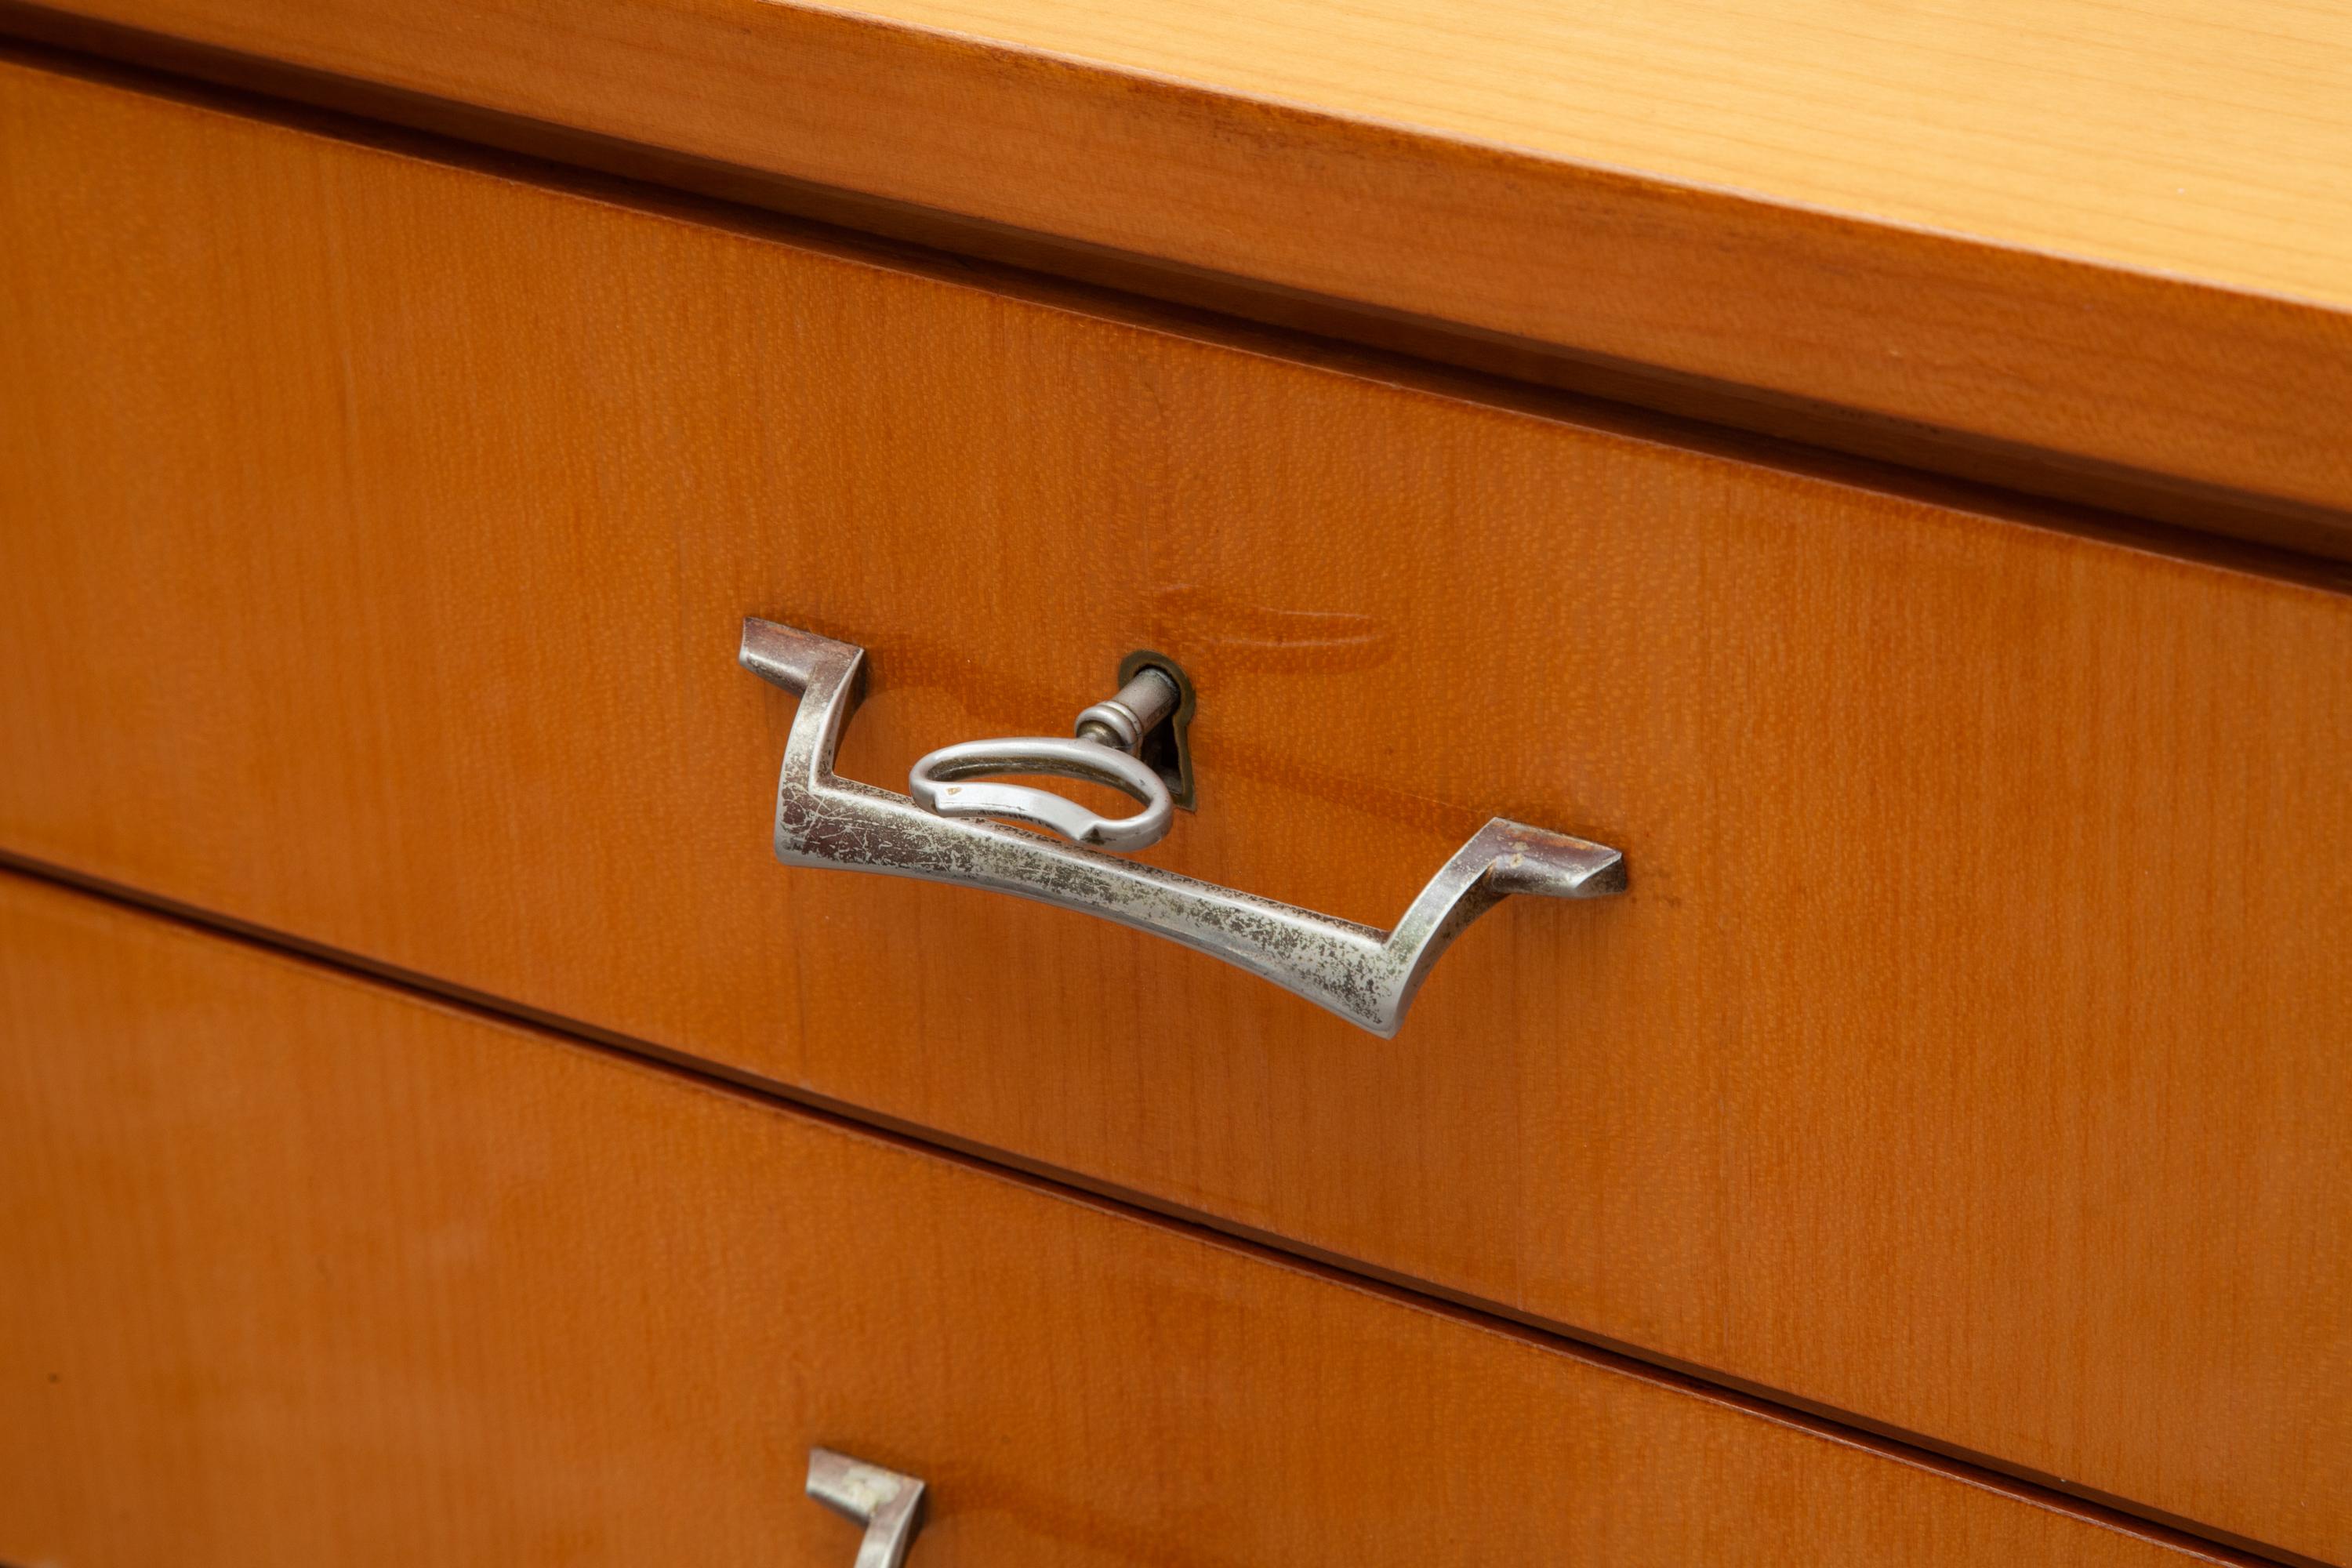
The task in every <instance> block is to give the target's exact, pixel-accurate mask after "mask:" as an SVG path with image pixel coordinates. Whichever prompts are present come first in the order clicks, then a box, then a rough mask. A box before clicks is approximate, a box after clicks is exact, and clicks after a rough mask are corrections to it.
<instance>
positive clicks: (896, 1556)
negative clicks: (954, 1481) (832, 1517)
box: [808, 1448, 923, 1568]
mask: <svg viewBox="0 0 2352 1568" xmlns="http://www.w3.org/2000/svg"><path fill="white" fill-rule="evenodd" d="M808 1495H809V1496H811V1497H813V1498H814V1499H816V1500H817V1501H819V1502H821V1503H823V1504H824V1506H825V1507H827V1508H829V1509H831V1510H834V1511H835V1513H839V1514H845V1515H846V1516H847V1517H848V1518H850V1519H852V1520H854V1521H856V1522H857V1523H859V1524H862V1525H864V1526H865V1527H866V1539H865V1540H863V1541H861V1542H858V1544H857V1563H856V1568H899V1565H900V1564H901V1563H905V1562H906V1561H907V1549H908V1547H910V1546H912V1545H913V1544H914V1543H915V1532H916V1531H919V1530H921V1529H922V1528H923V1483H922V1482H920V1481H919V1480H917V1479H915V1478H914V1477H912V1476H902V1475H900V1474H899V1473H898V1471H896V1470H886V1469H884V1468H882V1467H881V1466H879V1465H869V1464H866V1462H865V1461H864V1460H862V1459H853V1458H850V1457H849V1456H848V1455H846V1454H836V1453H835V1452H834V1451H833V1450H832V1449H830V1448H811V1449H810V1450H809V1469H808Z"/></svg>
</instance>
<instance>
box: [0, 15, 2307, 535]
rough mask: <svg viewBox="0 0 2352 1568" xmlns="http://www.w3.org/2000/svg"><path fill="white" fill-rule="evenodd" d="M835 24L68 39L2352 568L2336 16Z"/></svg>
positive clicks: (230, 31)
mask: <svg viewBox="0 0 2352 1568" xmlns="http://www.w3.org/2000/svg"><path fill="white" fill-rule="evenodd" d="M861 9H862V10H865V11H866V12H868V13H870V14H869V15H866V16H851V15H844V14H840V13H838V12H835V11H832V10H827V9H823V8H818V7H813V6H807V5H785V4H772V3H764V0H761V3H754V0H582V3H581V4H575V5H570V6H567V7H565V8H564V9H563V10H562V13H561V14H560V15H558V14H555V13H551V12H550V11H549V10H548V9H547V8H546V7H545V6H544V5H540V4H538V3H537V0H418V3H414V4H409V5H400V6H395V7H386V6H383V5H375V4H373V3H370V0H304V3H303V4H299V5H289V4H286V3H284V0H64V4H63V5H62V6H61V10H62V12H63V13H68V14H70V15H73V16H80V17H87V18H94V19H97V20H100V21H104V22H108V23H115V24H121V25H125V26H132V27H137V28H142V29H145V30H148V31H151V32H153V33H156V34H159V35H162V36H165V37H172V38H177V39H182V40H186V41H191V42H194V43H198V44H203V45H206V46H213V47H220V48H224V49H227V50H232V51H236V52H239V53H243V54H247V55H250V56H256V57H262V58H268V59H271V60H278V61H284V62H288V63H290V64H292V65H296V66H299V67H302V68H310V69H315V70H319V71H324V72H329V73H334V74H338V75H341V76H345V77H351V78H358V79H366V80H369V81H372V82H377V83H382V84H385V85H388V86H390V87H393V88H396V89H402V90H404V91H409V92H414V93H418V94H424V95H428V96H430V97H433V98H437V99H443V100H454V101H457V102H461V103H465V104H469V105H477V106H480V107H483V108H486V109H488V110H495V111H498V112H499V113H500V114H504V115H509V116H516V117H520V118H522V119H525V120H528V121H537V122H545V123H548V124H552V125H557V126H563V127H569V128H573V129H576V130H578V131H581V132H588V133H593V135H596V136H600V137H606V138H614V139H618V140H620V141H622V142H631V143H639V144H645V145H650V146H654V147H658V148H663V149H667V150H671V151H675V152H677V153H685V154H689V155H691V156H693V157H695V158H698V159H705V160H712V161H716V162H717V163H720V164H724V165H728V166H730V167H738V168H742V169H748V170H753V171H759V172H761V173H764V174H773V175H779V176H784V177H787V178H789V179H791V180H794V181H801V182H814V183H815V184H820V185H824V186H833V187H839V188H842V189H845V190H849V191H855V192H859V193H864V194H867V195H875V196H879V197H884V198H887V199H889V200H891V201H895V202H901V203H907V204H912V205H915V206H918V207H922V208H927V209H935V210H938V211H940V212H944V213H950V214H955V215H961V216H966V217H969V218H973V219H978V220H985V221H986V222H988V223H990V224H994V225H1003V226H1012V227H1013V228H1015V229H1019V230H1024V231H1032V232H1035V233H1041V234H1046V235H1051V236H1055V237H1061V238H1065V239H1067V240H1070V241H1074V242H1077V243H1079V244H1081V245H1084V246H1088V247H1109V248H1110V249H1112V250H1114V251H1118V252H1120V253H1127V254H1132V255H1135V256H1139V257H1144V258H1154V259H1157V260H1160V261H1164V262H1169V263H1174V264H1179V265H1181V266H1182V267H1185V268H1205V269H1208V270H1210V271H1212V272H1214V273H1217V274H1223V275H1233V276H1237V277H1240V278H1244V279H1254V280H1257V281H1260V282H1263V283H1266V284H1270V285H1275V286H1278V287H1279V288H1280V289H1286V290H1306V291H1307V292H1309V293H1311V294H1313V295H1316V296H1318V297H1319V296H1328V297H1330V298H1334V299H1337V300H1345V301H1350V302H1354V303H1357V304H1360V305H1363V306H1367V307H1371V308H1374V309H1376V310H1382V311H1400V312H1405V313H1408V314H1410V315H1412V316H1414V317H1422V318H1433V319H1435V320H1436V321H1442V322H1444V323H1450V324H1452V325H1454V326H1455V327H1458V328H1463V329H1468V330H1470V331H1473V332H1474V333H1477V334H1504V335H1506V336H1507V338H1509V339H1511V340H1513V341H1526V342H1533V343H1537V344H1541V345H1551V346H1556V347H1559V348H1562V349H1565V350H1567V351H1570V353H1573V354H1575V355H1580V356H1597V357H1598V358H1599V359H1601V360H1603V361H1607V362H1612V363H1631V364H1636V365H1641V366H1646V367H1654V369H1656V370H1658V371H1660V372H1663V373H1664V374H1665V375H1666V376H1667V377H1668V380H1667V381H1666V382H1664V383H1662V384H1661V385H1660V388H1659V391H1660V395H1664V396H1668V397H1672V396H1675V395H1677V394H1676V393H1675V391H1674V389H1673V378H1684V379H1690V378H1697V379H1699V380H1701V381H1704V382H1706V383H1710V384H1727V385H1729V386H1734V387H1740V388H1749V389H1755V390H1756V391H1758V392H1760V393H1762V394H1767V395H1770V396H1771V397H1775V398H1781V399H1795V400H1798V401H1799V402H1800V403H1801V404H1805V405H1829V406H1831V407H1833V408H1835V409H1840V410H1846V411H1851V412H1853V413H1855V414H1858V415H1860V416H1864V423H1863V424H1861V425H1858V426H1857V425H1853V424H1849V423H1842V422H1837V421H1827V422H1824V423H1822V426H1821V428H1820V433H1819V435H1818V437H1815V438H1819V439H1822V440H1825V441H1828V442H1830V443H1832V444H1838V443H1841V442H1853V441H1860V442H1862V443H1864V449H1868V450H1873V451H1876V450H1879V449H1881V448H1882V447H1884V446H1885V444H1887V443H1889V442H1893V443H1895V444H1898V445H1906V446H1909V445H1913V444H1916V443H1917V442H1919V441H1921V440H1922V439H1925V440H1926V441H1927V450H1930V451H1932V450H1933V449H1935V447H1936V446H1937V443H1940V445H1941V447H1942V449H1944V450H1945V451H1946V452H1948V454H1949V457H1948V461H1950V462H1952V463H1956V464H1969V465H1979V464H1987V463H1989V464H1990V465H1992V466H1993V467H1994V468H1999V469H2000V470H2001V471H2002V472H2005V473H2014V474H2022V473H2025V472H2027V471H2029V470H2030V469H2031V468H2032V463H2031V462H2026V461H2021V457H2024V458H2030V457H2031V456H2032V455H2034V454H2040V455H2042V458H2044V459H2046V460H2047V462H2048V463H2049V465H2050V466H2052V467H2053V468H2058V469H2063V470H2065V471H2066V476H2067V477H2064V478H2062V479H2056V480H2053V481H2052V482H2053V484H2055V485H2057V486H2058V489H2056V490H2055V491H2054V492H2053V493H2062V494H2067V495H2075V494H2078V493H2080V490H2079V489H2078V488H2075V487H2079V486H2081V485H2082V484H2084V483H2086V482H2090V483H2095V482H2102V481H2099V480H2098V479H2097V478H2096V476H2098V475H2099V474H2101V473H2102V472H2104V471H2105V470H2106V469H2109V468H2119V469H2123V470H2132V471H2144V472H2145V473H2147V474H2149V475H2154V476H2158V477H2161V478H2162V479H2165V480H2167V481H2169V482H2172V483H2174V484H2178V485H2180V486H2185V487H2188V488H2189V498H2190V499H2189V500H2187V501H2185V502H2183V503H2181V504H2179V505H2176V506H2172V507H2168V512H2167V515H2168V517H2185V518H2186V519H2187V520H2189V521H2197V518H2198V514H2199V510H2200V507H2199V503H2198V501H2197V500H2196V499H2195V498H2196V497H2197V496H2199V495H2201V494H2204V493H2205V492H2207V491H2212V492H2217V493H2215V494H2213V495H2212V496H2210V498H2209V499H2208V500H2207V502H2206V503H2205V504H2206V510H2207V514H2208V515H2207V517H2206V521H2207V522H2208V523H2210V526H2213V527H2216V528H2223V529H2240V530H2250V531H2254V532H2256V533H2257V534H2258V535H2259V536H2261V537H2263V538H2265V539H2269V540H2272V541H2273V542H2285V543H2289V544H2292V545H2294V546H2295V547H2297V548H2304V549H2312V550H2321V551H2326V552H2330V553H2334V554H2338V555H2341V554H2343V553H2345V552H2347V551H2352V528H2347V524H2346V522H2345V520H2344V517H2343V515H2341V514H2343V513H2344V512H2346V511H2347V510H2352V446H2347V443H2346V442H2345V441H2344V439H2343V431H2344V428H2345V426H2346V422H2347V416H2352V314H2347V310H2346V307H2347V305H2352V184H2347V181H2352V173H2347V171H2352V116H2347V115H2346V114H2345V113H2343V112H2342V105H2343V101H2344V99H2345V96H2346V90H2347V83H2352V38H2347V22H2346V19H2345V17H2344V16H2343V15H2342V13H2341V11H2340V9H2339V8H2338V7H2336V6H2334V5H2324V4H2323V5H2273V6H2268V7H2264V8H2263V9H2262V10H2260V11H2259V12H2251V13H2249V12H2242V11H2233V10H2231V9H2229V8H2228V7H2225V6H2222V5H2220V4H2218V3H2217V0H2163V3H2161V4H2157V5H2132V6H2129V7H2126V6H2124V5H2118V4H2114V3H2112V0H2059V3H2053V0H2000V3H1998V4H1992V5H1971V6H1965V7H1960V6H1948V5H1945V6H1928V5H1903V6H1887V5H1875V4H1871V3H1869V0H1834V3H1832V4H1826V5H1823V4H1808V5H1794V4H1771V5H1759V4H1756V3H1754V0H1672V3H1670V4H1662V5H1642V6H1633V7H1627V6H1609V5H1598V4H1584V5H1573V6H1560V5H1538V4H1533V3H1530V0H1475V3H1470V4H1461V3H1457V0H1447V3H1446V4H1443V5H1440V4H1436V3H1434V0H1367V3H1365V4H1360V5H1347V6H1337V7H1335V6H1331V5H1320V4H1307V3H1305V0H1273V3H1265V0H1252V3H1251V4H1248V5H1242V4H1238V3H1235V0H1183V3H1181V4H1167V5H1151V6H1149V7H1145V6H1139V5H1108V6H1106V5H1091V4H1078V3H1075V0H1071V3H1064V0H890V3H888V4H885V5H877V6H871V7H862V8H861ZM14 10H15V12H16V19H15V20H13V21H11V22H9V23H8V25H9V26H18V27H22V26H28V25H29V26H35V27H36V28H37V29H38V28H39V27H40V26H41V24H40V23H39V22H38V20H37V18H38V17H39V16H42V15H54V14H55V13H42V12H38V11H28V10H26V8H23V7H16V8H14ZM27 17H32V18H34V20H32V21H31V22H28V21H27V20H26V18H27ZM945 29H953V30H945ZM1728 416H1730V417H1734V418H1739V417H1744V416H1742V415H1741V414H1739V413H1738V411H1737V408H1736V406H1733V407H1731V408H1730V410H1729V412H1728ZM1758 416H1759V417H1763V418H1767V419H1769V420H1776V421H1777V420H1781V419H1785V418H1786V417H1787V416H1786V415H1785V414H1776V413H1771V412H1769V410H1764V409H1759V414H1758ZM1873 423H1876V424H1881V425H1885V426H1888V427H1889V428H1888V429H1887V430H1885V431H1880V430H1875V429H1874V428H1873V427H1872V425H1873ZM1979 447H1983V448H1988V449H1989V450H1990V456H1987V455H1985V454H1984V453H1980V452H1979V451H1978V450H1977V448H1979ZM2077 470H2079V472H2078V471H2077ZM1967 471H1969V472H1984V471H1986V470H1985V469H1984V468H1981V467H1969V468H1968V469H1967ZM2085 476H2089V478H2088V479H2086V478H2085ZM2024 482H2027V483H2029V484H2031V483H2032V482H2034V481H2032V480H2031V479H2026V480H2025V481H2024ZM2219 492H2230V493H2231V494H2232V495H2240V496H2242V497H2244V498H2251V499H2252V501H2254V502H2258V503H2263V504H2261V505H2257V506H2254V507H2252V509H2250V510H2240V509H2239V506H2238V502H2237V501H2236V500H2231V499H2229V497H2228V496H2225V495H2223V494H2221V493H2219ZM2266 509H2267V510H2266Z"/></svg>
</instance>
